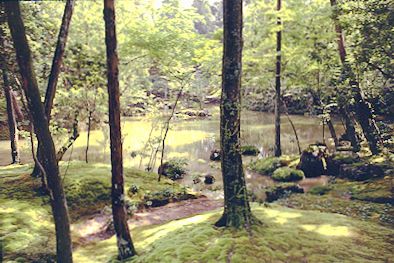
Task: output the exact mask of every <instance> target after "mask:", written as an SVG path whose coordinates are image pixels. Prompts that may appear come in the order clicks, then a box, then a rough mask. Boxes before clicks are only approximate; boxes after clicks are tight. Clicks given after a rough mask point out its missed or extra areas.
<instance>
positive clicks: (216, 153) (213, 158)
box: [209, 149, 221, 161]
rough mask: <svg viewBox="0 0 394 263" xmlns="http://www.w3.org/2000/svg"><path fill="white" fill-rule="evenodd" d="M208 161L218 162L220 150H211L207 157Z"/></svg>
mask: <svg viewBox="0 0 394 263" xmlns="http://www.w3.org/2000/svg"><path fill="white" fill-rule="evenodd" d="M209 159H210V160H211V161H220V159H221V155H220V150H219V149H214V150H212V151H211V155H210V156H209Z"/></svg>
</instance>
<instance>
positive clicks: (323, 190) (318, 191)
mask: <svg viewBox="0 0 394 263" xmlns="http://www.w3.org/2000/svg"><path fill="white" fill-rule="evenodd" d="M330 191H331V187H329V186H327V185H316V186H314V187H312V188H311V189H309V191H308V193H310V194H313V195H325V194H327V193H328V192H330Z"/></svg>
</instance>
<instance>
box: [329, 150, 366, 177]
mask: <svg viewBox="0 0 394 263" xmlns="http://www.w3.org/2000/svg"><path fill="white" fill-rule="evenodd" d="M356 162H360V157H359V156H358V155H357V154H356V153H353V152H340V153H335V154H333V155H330V156H328V157H327V158H326V164H327V174H328V175H332V176H338V175H339V169H340V167H341V165H343V164H352V163H356Z"/></svg>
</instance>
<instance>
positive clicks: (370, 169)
mask: <svg viewBox="0 0 394 263" xmlns="http://www.w3.org/2000/svg"><path fill="white" fill-rule="evenodd" d="M383 176H384V171H383V169H382V167H380V166H377V165H374V164H369V163H352V164H343V165H341V166H340V168H339V174H338V177H339V178H344V179H349V180H353V181H365V180H368V179H371V178H380V177H383Z"/></svg>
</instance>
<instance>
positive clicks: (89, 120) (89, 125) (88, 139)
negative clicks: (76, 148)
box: [85, 110, 92, 163]
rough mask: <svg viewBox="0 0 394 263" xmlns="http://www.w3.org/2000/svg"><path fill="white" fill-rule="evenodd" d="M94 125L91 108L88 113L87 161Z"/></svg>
mask: <svg viewBox="0 0 394 263" xmlns="http://www.w3.org/2000/svg"><path fill="white" fill-rule="evenodd" d="M91 127H92V111H91V110H89V115H88V131H87V139H86V149H85V162H86V163H88V162H89V160H88V153H89V144H90V129H91Z"/></svg>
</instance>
